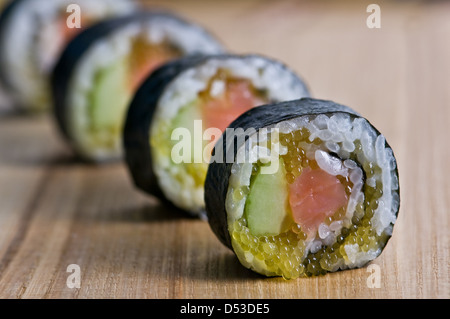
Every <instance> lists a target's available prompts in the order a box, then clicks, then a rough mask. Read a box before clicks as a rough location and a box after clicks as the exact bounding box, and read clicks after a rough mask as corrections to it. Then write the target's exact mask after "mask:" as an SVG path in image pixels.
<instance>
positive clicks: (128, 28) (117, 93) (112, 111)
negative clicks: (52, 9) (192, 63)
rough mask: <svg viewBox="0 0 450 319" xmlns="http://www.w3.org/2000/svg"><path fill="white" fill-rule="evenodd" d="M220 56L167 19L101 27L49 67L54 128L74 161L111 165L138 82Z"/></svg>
mask: <svg viewBox="0 0 450 319" xmlns="http://www.w3.org/2000/svg"><path fill="white" fill-rule="evenodd" d="M223 50H224V49H223V47H222V45H221V44H220V43H219V42H218V41H217V40H216V39H215V38H214V37H213V36H212V35H211V34H209V33H208V32H207V31H206V30H204V29H203V28H201V27H200V26H198V25H196V24H193V23H190V22H187V21H184V20H182V19H181V18H179V17H177V16H175V15H173V14H170V13H162V12H139V13H132V14H130V15H127V16H123V17H116V18H112V19H108V20H105V21H102V22H101V23H99V24H96V25H95V26H93V27H91V28H89V29H87V30H85V31H84V32H83V33H81V34H80V35H79V36H77V37H76V38H75V39H74V40H73V41H72V42H70V44H69V45H68V46H67V48H66V50H65V51H64V53H63V54H62V56H61V58H60V60H59V61H58V63H57V65H56V67H55V70H54V72H53V77H52V89H53V97H54V113H55V116H56V122H57V124H58V127H59V128H60V130H61V132H62V133H63V135H64V137H66V139H67V140H68V142H69V143H70V145H71V146H72V147H73V149H74V151H75V153H76V154H77V155H78V156H79V157H81V158H83V159H85V160H87V161H92V162H103V161H112V160H117V159H119V158H121V157H122V145H123V144H122V129H123V122H124V121H125V116H126V109H127V107H128V104H129V102H130V100H131V98H132V97H133V95H134V93H135V90H136V89H137V88H138V87H139V85H140V84H141V81H143V79H145V78H146V77H147V76H148V74H149V73H151V72H152V71H153V70H154V69H155V68H157V67H158V66H160V65H161V64H164V63H166V62H168V61H170V60H174V59H177V58H180V57H182V56H184V55H190V54H214V53H219V52H223Z"/></svg>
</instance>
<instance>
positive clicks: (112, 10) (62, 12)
mask: <svg viewBox="0 0 450 319" xmlns="http://www.w3.org/2000/svg"><path fill="white" fill-rule="evenodd" d="M74 6H76V8H75V7H74ZM135 7H136V6H135V5H134V4H133V2H132V1H126V0H96V1H90V0H78V1H76V3H74V1H72V0H52V1H48V0H15V1H10V2H9V4H8V5H7V6H6V7H5V9H4V11H3V12H2V14H1V16H0V80H1V83H2V84H3V85H4V86H5V88H6V89H7V90H8V92H9V93H10V94H11V97H12V98H13V100H14V104H15V106H17V107H19V108H21V109H22V110H23V111H31V112H37V111H42V110H48V109H50V105H51V93H50V74H51V71H52V69H53V67H54V65H55V62H56V60H57V59H58V57H59V55H60V54H61V52H62V51H63V49H64V47H65V46H66V45H67V43H68V42H69V41H70V40H71V39H73V37H74V36H75V35H76V34H78V33H79V32H80V31H81V30H82V29H84V28H86V27H88V26H89V25H92V24H94V23H96V22H98V21H100V20H102V19H104V18H107V17H112V16H116V15H121V14H126V13H127V12H131V11H134V10H135ZM75 15H77V16H75Z"/></svg>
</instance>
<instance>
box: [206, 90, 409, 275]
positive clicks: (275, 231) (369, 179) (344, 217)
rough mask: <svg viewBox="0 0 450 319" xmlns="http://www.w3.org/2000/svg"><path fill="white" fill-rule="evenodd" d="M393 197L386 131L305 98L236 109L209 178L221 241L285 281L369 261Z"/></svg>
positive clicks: (388, 231) (387, 224)
mask: <svg viewBox="0 0 450 319" xmlns="http://www.w3.org/2000/svg"><path fill="white" fill-rule="evenodd" d="M399 194H400V193H399V180H398V171H397V165H396V160H395V157H394V154H393V151H392V149H391V147H390V146H389V144H388V143H387V142H386V140H385V138H384V136H383V135H381V133H380V132H379V131H378V130H377V129H375V128H374V127H373V126H372V125H371V124H370V123H369V121H367V120H366V119H365V118H363V117H361V116H360V115H358V114H357V113H356V112H355V111H353V110H352V109H350V108H348V107H346V106H343V105H339V104H336V103H334V102H331V101H324V100H316V99H311V98H304V99H300V100H294V101H289V102H283V103H279V104H273V105H264V106H261V107H259V108H256V109H252V110H250V111H248V112H246V113H244V114H243V115H242V116H240V117H239V118H238V119H237V120H236V121H234V122H233V123H232V124H231V125H230V128H229V129H227V130H226V131H225V133H224V134H223V135H222V137H221V139H220V140H219V141H218V142H217V145H216V146H215V148H214V150H213V155H212V158H211V164H210V165H209V168H208V173H207V177H206V182H205V202H206V211H207V217H208V221H209V224H210V226H211V228H212V230H213V231H214V233H215V234H216V235H217V237H218V238H219V239H220V241H221V242H222V243H223V244H225V245H226V246H227V247H229V248H230V249H232V250H233V251H234V253H235V254H236V256H237V257H238V259H239V261H240V262H241V263H242V264H243V265H244V266H245V267H247V268H250V269H252V270H254V271H255V272H257V273H260V274H263V275H266V276H283V277H284V278H287V279H289V278H297V277H303V276H314V275H322V274H325V273H327V272H334V271H337V270H342V269H349V268H357V267H362V266H363V265H365V264H366V263H368V262H370V261H372V260H374V259H375V258H376V257H377V256H378V255H379V254H380V253H381V252H382V250H383V248H384V247H385V245H386V243H387V241H388V239H389V238H390V237H391V235H392V231H393V226H394V223H395V221H396V218H397V214H398V210H399V205H400V195H399Z"/></svg>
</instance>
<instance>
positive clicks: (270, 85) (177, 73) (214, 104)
mask: <svg viewBox="0 0 450 319" xmlns="http://www.w3.org/2000/svg"><path fill="white" fill-rule="evenodd" d="M304 96H309V93H308V89H307V87H306V85H305V84H304V82H303V81H302V80H301V79H300V78H299V77H298V76H297V75H296V74H295V73H294V72H293V71H292V70H290V69H289V68H287V67H286V66H284V65H283V64H281V63H280V62H278V61H275V60H273V59H270V58H267V57H263V56H260V55H231V54H228V55H215V56H205V57H189V58H185V59H181V60H178V61H175V62H173V63H169V64H167V65H165V66H163V67H162V68H160V69H158V70H157V71H155V72H154V73H153V74H152V75H151V76H150V77H149V78H148V79H147V81H146V82H144V84H143V85H142V86H141V87H140V88H139V90H138V92H137V93H136V95H135V97H134V99H133V101H132V103H131V104H130V108H129V110H128V115H127V120H126V124H125V129H124V144H125V159H126V162H127V166H128V168H129V170H130V172H131V175H132V178H133V180H134V183H135V184H136V185H137V186H138V187H139V188H140V189H142V190H143V191H145V192H147V193H149V194H153V195H157V196H160V197H161V198H163V199H165V200H167V201H168V202H169V203H172V204H174V205H175V206H176V207H178V208H181V209H182V210H185V211H187V212H189V213H191V214H192V215H194V216H200V217H201V216H202V215H203V216H204V209H205V204H204V199H203V197H204V196H203V193H204V191H203V186H204V181H205V177H206V171H207V168H208V162H209V157H210V155H211V150H212V147H213V146H214V143H215V142H216V140H217V139H218V138H219V137H220V136H221V135H222V132H223V131H224V130H225V128H226V127H227V126H228V125H229V124H230V123H231V122H232V121H233V120H234V119H236V118H237V117H238V116H239V115H240V114H242V113H244V112H245V111H247V110H249V109H251V108H253V107H255V106H259V105H263V104H267V103H274V102H279V101H284V100H289V99H296V98H301V97H304Z"/></svg>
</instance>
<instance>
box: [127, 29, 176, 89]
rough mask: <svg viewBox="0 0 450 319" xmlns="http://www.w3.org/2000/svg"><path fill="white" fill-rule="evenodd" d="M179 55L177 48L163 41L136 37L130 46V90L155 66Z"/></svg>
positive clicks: (135, 87) (137, 85)
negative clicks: (155, 41) (153, 41)
mask: <svg viewBox="0 0 450 319" xmlns="http://www.w3.org/2000/svg"><path fill="white" fill-rule="evenodd" d="M180 56H181V52H180V51H179V50H178V49H176V48H174V47H171V46H170V45H168V44H167V43H165V42H161V43H158V44H153V43H149V42H148V41H147V40H146V39H144V38H141V37H138V38H136V39H135V40H134V41H133V43H132V47H131V56H130V76H129V78H130V80H129V87H130V91H131V92H134V91H135V90H136V89H137V88H138V87H139V85H140V84H141V83H142V82H143V81H144V80H145V79H146V78H147V77H148V76H149V75H150V73H151V72H152V71H154V70H155V69H156V68H158V67H159V66H161V65H163V64H164V63H166V62H168V61H170V60H173V59H176V58H178V57H180Z"/></svg>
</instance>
